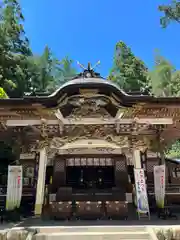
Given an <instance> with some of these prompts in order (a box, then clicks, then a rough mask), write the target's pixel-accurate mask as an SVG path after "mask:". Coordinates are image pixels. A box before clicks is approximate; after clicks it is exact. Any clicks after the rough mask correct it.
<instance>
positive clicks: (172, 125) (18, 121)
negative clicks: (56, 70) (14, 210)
mask: <svg viewBox="0 0 180 240" xmlns="http://www.w3.org/2000/svg"><path fill="white" fill-rule="evenodd" d="M0 109H1V110H0V131H1V134H0V138H1V139H0V141H7V142H10V141H11V142H12V148H14V149H16V153H18V155H17V157H16V158H17V161H16V164H21V165H22V166H23V194H24V195H23V196H25V195H26V194H27V193H28V194H29V196H30V198H29V199H31V200H27V201H32V202H33V201H34V214H35V215H38V216H42V215H43V214H44V213H45V214H46V215H49V216H50V217H52V218H67V219H71V218H73V217H75V218H84V217H87V216H90V217H94V216H96V218H111V217H112V216H117V217H122V218H124V219H127V218H128V216H129V213H130V211H132V209H134V210H135V211H136V206H135V204H134V203H133V192H134V173H133V168H144V170H145V175H146V184H147V192H148V199H149V206H150V209H151V205H152V204H153V196H154V192H153V184H154V178H153V166H154V165H159V164H161V163H166V180H165V181H166V186H167V189H166V192H167V193H168V197H167V201H169V202H171V203H174V202H178V201H179V200H180V195H179V186H180V178H179V176H180V175H179V168H178V164H176V163H173V162H170V161H168V160H167V159H166V157H165V155H164V149H165V148H167V147H168V146H170V145H171V144H172V142H174V141H176V140H177V139H179V138H180V131H179V129H180V98H174V97H161V98H158V97H154V96H151V95H148V94H145V93H138V94H137V93H136V94H135V93H125V92H124V91H122V90H121V89H120V88H119V87H118V86H117V85H116V84H115V83H113V82H112V81H108V80H106V79H104V78H102V77H101V76H100V75H99V74H98V73H96V72H94V71H93V70H92V69H89V68H88V69H87V70H84V72H82V73H80V74H79V75H77V76H76V77H75V78H73V79H72V80H70V81H68V82H66V83H65V84H64V85H62V86H60V87H59V89H57V90H56V91H55V92H54V93H53V94H51V95H49V96H25V97H23V98H15V99H12V98H9V99H0Z"/></svg>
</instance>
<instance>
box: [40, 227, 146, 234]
mask: <svg viewBox="0 0 180 240" xmlns="http://www.w3.org/2000/svg"><path fill="white" fill-rule="evenodd" d="M121 231H123V232H147V229H146V227H145V226H134V227H133V226H83V227H82V226H72V227H58V226H57V227H42V228H39V233H59V232H60V233H66V232H68V233H69V232H76V233H79V232H93V233H96V232H121Z"/></svg>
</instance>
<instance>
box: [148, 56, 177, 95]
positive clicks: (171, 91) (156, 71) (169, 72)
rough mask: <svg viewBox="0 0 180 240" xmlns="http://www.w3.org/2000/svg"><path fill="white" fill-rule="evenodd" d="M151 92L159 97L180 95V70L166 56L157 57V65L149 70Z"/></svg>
mask: <svg viewBox="0 0 180 240" xmlns="http://www.w3.org/2000/svg"><path fill="white" fill-rule="evenodd" d="M149 79H150V80H149V85H150V87H151V92H152V93H153V95H155V96H157V97H170V96H174V97H177V96H180V71H177V70H176V68H175V67H174V66H173V65H172V64H171V63H170V62H169V61H168V60H167V59H165V58H164V57H162V56H160V55H157V56H156V57H155V66H154V68H153V70H152V71H151V72H149Z"/></svg>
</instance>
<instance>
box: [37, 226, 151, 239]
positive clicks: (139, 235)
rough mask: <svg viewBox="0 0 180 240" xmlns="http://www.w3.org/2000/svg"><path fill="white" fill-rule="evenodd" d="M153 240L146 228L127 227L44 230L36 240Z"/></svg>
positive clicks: (41, 230)
mask: <svg viewBox="0 0 180 240" xmlns="http://www.w3.org/2000/svg"><path fill="white" fill-rule="evenodd" d="M41 239H44V240H49V239H51V240H56V239H61V240H71V239H72V240H76V239H77V240H87V239H91V240H98V239H101V240H119V239H122V240H135V239H137V240H152V238H151V235H150V234H149V232H148V230H147V229H146V227H144V226H142V227H133V226H131V227H126V226H118V227H114V226H108V227H107V226H98V227H93V226H87V227H76V226H74V227H67V228H61V227H57V228H51V227H49V228H48V227H47V228H42V229H40V232H39V233H38V234H37V235H36V240H41Z"/></svg>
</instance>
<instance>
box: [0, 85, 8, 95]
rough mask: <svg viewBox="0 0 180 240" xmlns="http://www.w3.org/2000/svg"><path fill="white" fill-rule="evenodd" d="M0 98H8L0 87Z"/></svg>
mask: <svg viewBox="0 0 180 240" xmlns="http://www.w3.org/2000/svg"><path fill="white" fill-rule="evenodd" d="M0 98H8V96H7V94H6V92H5V91H4V89H3V88H2V87H0Z"/></svg>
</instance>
